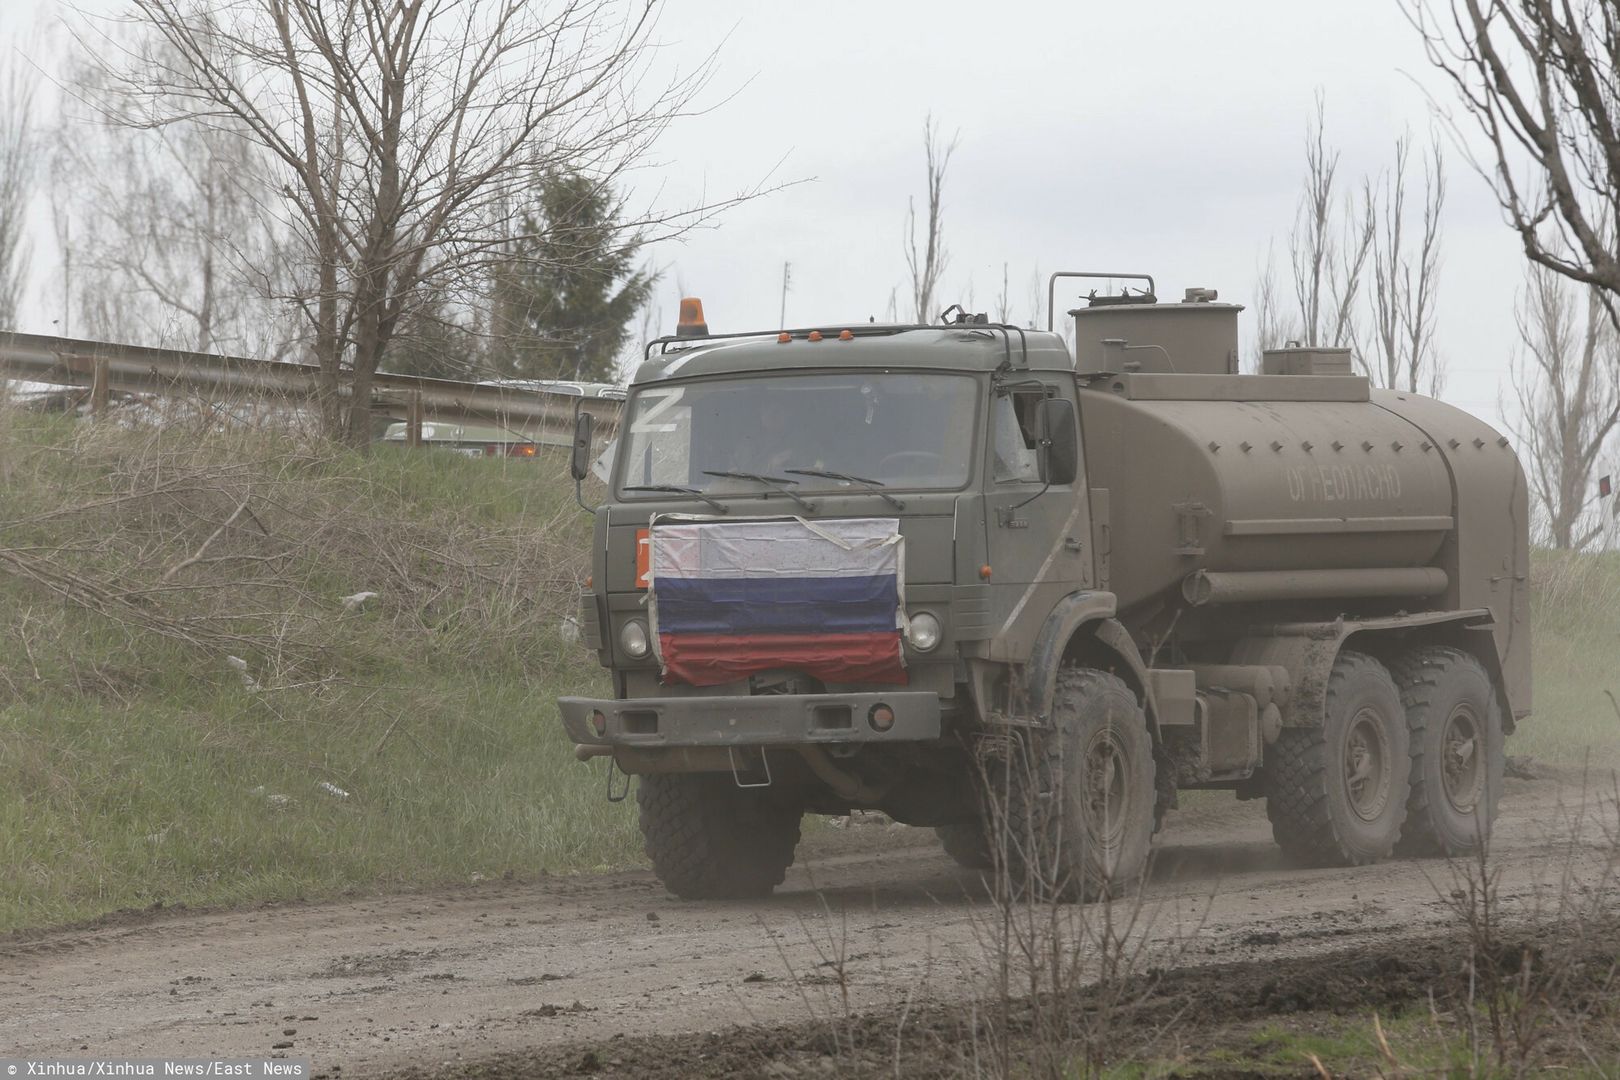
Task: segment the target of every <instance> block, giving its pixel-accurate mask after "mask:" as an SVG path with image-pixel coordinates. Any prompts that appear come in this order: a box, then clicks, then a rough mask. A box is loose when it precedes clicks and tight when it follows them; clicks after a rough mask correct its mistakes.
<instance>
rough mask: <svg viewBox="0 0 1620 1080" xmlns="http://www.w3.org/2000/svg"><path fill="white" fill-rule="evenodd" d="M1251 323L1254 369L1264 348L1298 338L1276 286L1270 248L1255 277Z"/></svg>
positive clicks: (1257, 365)
mask: <svg viewBox="0 0 1620 1080" xmlns="http://www.w3.org/2000/svg"><path fill="white" fill-rule="evenodd" d="M1254 320H1255V325H1254V331H1255V332H1254V354H1253V365H1254V368H1253V370H1255V371H1259V370H1260V364H1261V360H1262V358H1263V357H1264V354H1265V352H1266V350H1267V349H1280V348H1282V347H1283V346H1284V345H1287V344H1288V343H1289V342H1290V341H1298V340H1299V336H1300V331H1299V326H1298V324H1297V323H1295V322H1294V321H1293V320H1292V319H1291V318H1290V315H1289V312H1288V311H1287V310H1286V305H1285V301H1284V300H1283V298H1282V295H1281V290H1280V289H1279V288H1278V285H1277V273H1276V269H1275V267H1274V265H1273V261H1272V248H1271V246H1270V245H1267V247H1266V261H1265V263H1264V265H1262V266H1261V267H1260V269H1259V272H1258V273H1257V274H1256V275H1255V286H1254Z"/></svg>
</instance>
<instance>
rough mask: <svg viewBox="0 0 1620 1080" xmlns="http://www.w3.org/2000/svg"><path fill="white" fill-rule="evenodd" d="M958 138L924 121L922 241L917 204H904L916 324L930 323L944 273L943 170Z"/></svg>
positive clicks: (946, 256)
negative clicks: (925, 199) (925, 208)
mask: <svg viewBox="0 0 1620 1080" xmlns="http://www.w3.org/2000/svg"><path fill="white" fill-rule="evenodd" d="M957 141H958V137H957V136H954V135H953V136H951V141H950V142H946V141H945V140H944V139H943V138H942V137H941V136H940V133H939V126H938V125H937V124H935V123H934V118H933V116H932V115H930V116H929V117H928V119H927V120H925V121H923V152H924V153H925V154H926V155H927V163H928V219H927V223H926V225H925V227H924V232H923V238H922V240H921V242H920V243H919V241H918V239H917V202H916V199H914V198H913V199H907V200H906V268H907V269H908V270H909V271H910V272H911V299H912V306H913V309H914V310H915V312H916V316H917V321H918V322H919V323H927V322H932V321H933V319H934V316H935V315H936V314H937V312H935V311H934V290H935V289H937V288H938V287H939V279H940V277H941V275H943V274H944V273H945V267H946V265H947V263H949V261H950V255H949V253H948V252H947V251H946V249H945V231H944V230H945V218H944V213H945V203H944V193H945V170H946V168H947V167H949V165H950V163H951V155H952V154H954V153H956V144H957Z"/></svg>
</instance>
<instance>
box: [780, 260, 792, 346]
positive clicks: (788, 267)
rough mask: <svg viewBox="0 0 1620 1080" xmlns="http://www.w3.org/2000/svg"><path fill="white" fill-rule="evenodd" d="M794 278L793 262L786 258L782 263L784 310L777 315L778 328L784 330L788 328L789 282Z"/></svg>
mask: <svg viewBox="0 0 1620 1080" xmlns="http://www.w3.org/2000/svg"><path fill="white" fill-rule="evenodd" d="M792 280H793V264H792V263H790V262H787V261H785V260H784V261H783V263H782V312H781V314H780V315H779V316H778V317H777V326H778V328H780V329H782V330H786V329H787V294H788V283H789V282H791V281H792Z"/></svg>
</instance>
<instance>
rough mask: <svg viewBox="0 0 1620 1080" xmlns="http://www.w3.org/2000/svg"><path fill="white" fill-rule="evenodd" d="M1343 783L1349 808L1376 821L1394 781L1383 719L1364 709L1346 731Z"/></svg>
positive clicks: (1364, 817)
mask: <svg viewBox="0 0 1620 1080" xmlns="http://www.w3.org/2000/svg"><path fill="white" fill-rule="evenodd" d="M1344 750H1345V752H1344V786H1345V794H1346V795H1347V796H1348V799H1349V803H1350V809H1351V810H1353V811H1354V812H1355V815H1356V816H1357V817H1359V818H1361V820H1363V821H1376V820H1377V819H1378V817H1379V816H1380V815H1381V814H1382V813H1383V812H1384V809H1385V807H1386V806H1387V805H1388V803H1389V792H1390V787H1391V785H1392V782H1393V780H1394V768H1393V765H1394V762H1393V761H1392V760H1391V758H1390V752H1389V739H1388V737H1387V735H1386V734H1385V731H1384V724H1383V718H1382V717H1381V716H1379V714H1378V713H1377V711H1375V710H1373V709H1371V708H1366V709H1362V710H1361V711H1359V712H1357V713H1356V715H1355V716H1354V717H1352V718H1351V720H1350V724H1349V726H1348V728H1347V729H1346V731H1345V747H1344Z"/></svg>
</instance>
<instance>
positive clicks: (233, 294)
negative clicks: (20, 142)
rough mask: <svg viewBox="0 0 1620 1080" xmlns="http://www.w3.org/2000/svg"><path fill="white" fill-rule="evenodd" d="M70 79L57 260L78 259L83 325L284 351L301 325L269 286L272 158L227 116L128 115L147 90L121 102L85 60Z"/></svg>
mask: <svg viewBox="0 0 1620 1080" xmlns="http://www.w3.org/2000/svg"><path fill="white" fill-rule="evenodd" d="M131 51H136V52H138V50H131ZM159 51H160V52H161V51H162V50H159ZM175 60H176V57H174V56H173V55H170V56H168V57H167V59H166V63H167V64H169V65H172V64H173V63H174V62H175ZM68 85H69V89H70V93H69V95H68V97H67V102H66V104H65V106H64V109H63V116H62V119H61V123H60V126H59V131H58V140H57V142H58V146H57V149H56V151H55V153H54V154H53V162H52V173H53V190H55V191H57V192H59V193H61V194H62V196H63V197H64V198H65V199H66V200H67V201H68V202H69V203H70V204H71V206H72V208H73V213H72V217H73V218H74V219H75V220H76V223H77V235H76V236H73V237H70V238H68V242H67V243H65V244H64V258H66V259H71V260H72V262H73V264H74V265H75V266H76V267H77V271H78V275H79V279H80V281H79V285H78V288H77V293H78V307H79V311H80V321H81V323H83V324H84V332H85V333H88V334H90V335H92V336H95V337H100V338H108V339H116V340H124V341H134V342H139V343H142V344H154V345H155V344H165V345H175V346H177V347H180V348H186V349H195V350H197V351H199V352H210V351H222V352H234V353H244V354H248V355H254V356H262V357H270V358H275V357H279V356H282V355H284V354H285V353H286V352H288V351H289V349H290V347H291V340H290V339H291V338H293V337H294V336H296V333H297V328H296V327H295V326H291V325H288V322H289V320H287V319H286V318H284V317H282V316H284V315H285V313H286V310H287V309H286V306H285V305H284V304H273V303H272V302H271V301H270V299H269V297H268V295H267V293H268V292H270V291H272V286H271V284H270V283H271V282H272V281H276V282H277V283H278V284H279V276H278V271H279V270H280V269H281V268H283V267H284V259H283V254H282V252H281V251H280V250H279V249H280V244H281V239H282V237H281V233H282V232H283V230H281V229H280V228H279V227H278V222H277V220H276V218H275V217H274V216H273V215H272V214H271V213H269V212H268V209H267V206H266V202H267V200H268V199H269V198H270V197H271V195H270V191H269V188H268V184H267V181H268V170H267V164H268V163H267V161H266V160H265V157H264V154H263V152H262V151H261V150H260V149H259V148H258V147H256V145H255V144H254V143H253V142H251V141H250V140H248V139H247V138H246V137H245V135H246V130H245V129H244V128H243V126H242V125H241V124H240V123H239V122H236V121H234V120H233V119H232V118H231V117H210V118H208V119H206V120H199V119H184V120H176V121H174V122H171V123H167V124H164V125H162V126H160V127H156V128H148V127H145V126H144V125H141V124H139V123H131V122H130V120H131V119H132V117H131V115H130V113H129V110H128V108H127V107H128V106H129V105H130V104H134V105H136V106H137V107H140V108H146V107H150V106H152V105H154V104H158V103H154V102H153V101H152V99H151V98H150V97H148V96H147V95H146V94H145V93H144V92H143V94H142V95H141V96H140V97H138V98H136V99H135V101H134V102H133V103H132V102H130V101H129V100H128V99H127V96H126V94H125V90H124V85H123V84H122V83H119V82H114V83H109V82H108V80H107V79H106V78H105V77H104V75H103V72H102V71H101V69H100V68H99V67H97V66H95V65H93V64H88V63H83V62H81V63H80V64H79V65H78V66H77V67H76V68H75V69H74V70H73V71H72V73H71V75H70V77H69V83H68ZM184 109H185V103H184V102H171V103H169V104H168V105H167V106H166V107H164V111H166V112H183V111H184ZM137 115H139V114H137Z"/></svg>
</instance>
